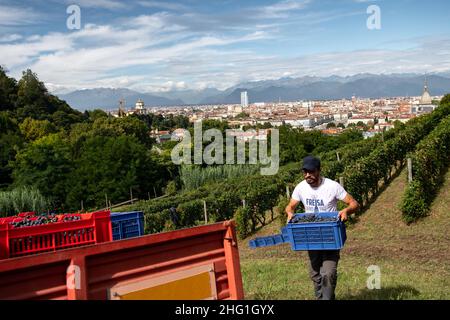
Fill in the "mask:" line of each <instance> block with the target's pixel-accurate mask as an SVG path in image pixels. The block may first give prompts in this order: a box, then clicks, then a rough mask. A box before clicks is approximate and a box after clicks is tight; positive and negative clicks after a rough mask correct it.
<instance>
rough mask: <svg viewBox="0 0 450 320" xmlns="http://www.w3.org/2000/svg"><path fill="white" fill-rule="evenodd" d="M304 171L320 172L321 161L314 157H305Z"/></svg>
mask: <svg viewBox="0 0 450 320" xmlns="http://www.w3.org/2000/svg"><path fill="white" fill-rule="evenodd" d="M302 169H304V170H308V171H314V170H316V169H317V170H320V160H319V159H318V158H316V157H314V156H307V157H304V158H303V166H302Z"/></svg>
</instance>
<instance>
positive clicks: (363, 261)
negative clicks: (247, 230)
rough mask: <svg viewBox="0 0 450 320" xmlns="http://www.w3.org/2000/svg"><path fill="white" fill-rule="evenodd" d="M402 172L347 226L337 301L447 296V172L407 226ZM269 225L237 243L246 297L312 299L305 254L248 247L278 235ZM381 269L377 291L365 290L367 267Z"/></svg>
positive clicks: (449, 275)
mask: <svg viewBox="0 0 450 320" xmlns="http://www.w3.org/2000/svg"><path fill="white" fill-rule="evenodd" d="M405 185H406V172H405V171H403V172H402V173H401V174H400V175H399V176H398V177H397V178H395V179H394V180H393V181H392V182H391V184H390V185H389V186H388V187H387V188H386V190H385V191H384V192H383V193H382V194H381V195H380V196H379V197H378V199H377V200H376V201H375V202H374V203H373V204H372V205H371V207H370V208H369V209H368V210H367V211H366V212H365V213H364V214H363V215H361V216H360V217H359V221H358V222H357V223H356V224H354V225H351V226H349V227H348V228H347V235H348V239H347V242H346V244H345V247H344V249H343V250H342V251H341V260H340V262H339V266H338V286H337V288H336V295H337V299H450V253H449V248H450V235H449V230H450V210H449V205H448V200H449V199H450V171H449V172H448V173H447V175H446V177H445V182H444V185H443V186H442V188H441V189H440V192H439V194H438V196H437V197H436V199H435V201H434V203H433V207H432V211H431V213H430V215H429V216H428V217H426V218H425V219H422V220H421V221H419V222H418V223H416V224H413V225H410V226H407V225H405V224H404V223H403V222H402V221H401V212H400V210H399V209H398V204H399V202H400V200H401V197H402V195H403V190H404V188H405ZM279 231H280V226H279V224H278V222H274V223H271V224H270V225H268V226H266V227H264V228H263V229H262V230H260V231H259V232H258V234H256V235H254V236H252V237H249V238H247V239H245V240H243V241H240V243H239V251H240V258H241V270H242V276H243V282H244V292H245V298H246V299H301V300H303V299H313V291H312V284H311V281H310V280H309V277H308V262H309V261H308V257H307V255H306V253H305V252H295V251H291V250H290V247H289V246H288V245H287V244H284V245H279V246H273V247H267V248H258V249H249V248H248V240H250V239H252V238H254V237H256V236H263V235H271V234H276V233H279ZM370 265H377V266H379V267H380V270H381V289H379V290H376V289H375V290H368V289H367V287H366V282H367V279H368V277H369V276H370V274H369V273H367V267H369V266H370Z"/></svg>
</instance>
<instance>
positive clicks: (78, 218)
mask: <svg viewBox="0 0 450 320" xmlns="http://www.w3.org/2000/svg"><path fill="white" fill-rule="evenodd" d="M78 220H81V217H79V216H64V219H63V222H68V221H78Z"/></svg>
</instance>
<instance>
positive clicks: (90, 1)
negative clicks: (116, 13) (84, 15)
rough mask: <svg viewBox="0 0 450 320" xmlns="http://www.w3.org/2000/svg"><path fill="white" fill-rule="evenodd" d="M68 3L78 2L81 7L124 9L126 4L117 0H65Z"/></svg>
mask: <svg viewBox="0 0 450 320" xmlns="http://www.w3.org/2000/svg"><path fill="white" fill-rule="evenodd" d="M64 2H65V3H66V4H67V5H71V4H76V5H79V6H80V7H81V8H83V7H85V8H102V9H109V10H116V9H124V8H126V7H127V5H126V4H124V3H123V2H120V1H116V0H64Z"/></svg>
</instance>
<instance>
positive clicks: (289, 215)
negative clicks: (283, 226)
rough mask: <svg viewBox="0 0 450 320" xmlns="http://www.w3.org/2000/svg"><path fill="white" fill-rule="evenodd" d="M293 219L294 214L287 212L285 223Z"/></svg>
mask: <svg viewBox="0 0 450 320" xmlns="http://www.w3.org/2000/svg"><path fill="white" fill-rule="evenodd" d="M293 217H294V214H293V213H292V212H288V213H287V223H289V221H291V219H292V218H293Z"/></svg>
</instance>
